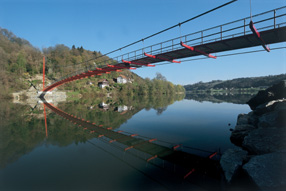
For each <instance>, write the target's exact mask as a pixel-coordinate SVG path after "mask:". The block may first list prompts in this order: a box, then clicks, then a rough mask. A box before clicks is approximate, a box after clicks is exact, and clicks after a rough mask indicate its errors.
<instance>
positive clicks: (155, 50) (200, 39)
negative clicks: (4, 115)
mask: <svg viewBox="0 0 286 191" xmlns="http://www.w3.org/2000/svg"><path fill="white" fill-rule="evenodd" d="M250 20H251V18H250V17H246V18H243V19H239V20H236V21H233V22H229V23H225V24H223V25H218V26H215V27H211V28H208V29H205V30H201V31H198V32H194V33H190V34H187V35H184V36H180V37H177V38H174V39H170V40H167V41H164V42H161V43H157V44H154V45H151V46H147V47H144V48H141V49H137V50H135V51H132V52H128V53H125V54H122V55H119V56H117V57H114V58H110V59H108V60H104V61H101V62H98V63H97V64H98V65H104V64H106V63H109V64H110V63H111V64H116V63H121V59H124V60H129V61H131V60H138V59H141V58H145V57H146V56H145V55H144V52H146V53H148V54H152V55H158V54H163V53H166V52H170V51H175V50H180V49H183V48H182V47H181V45H180V41H183V42H184V43H186V44H188V45H190V46H197V45H203V44H207V43H212V42H216V41H221V40H226V39H230V38H235V37H238V36H243V35H248V34H251V33H252V32H251V30H250V28H249V22H250ZM252 20H253V22H254V24H255V27H256V28H257V30H258V31H265V30H270V29H275V28H279V27H283V26H286V6H284V7H280V8H278V9H273V10H270V11H267V12H263V13H260V14H257V15H253V16H252ZM81 67H82V69H80V70H78V71H76V72H74V73H73V74H69V75H66V76H64V77H62V78H61V79H59V80H62V79H65V78H67V77H70V76H74V75H77V74H80V73H82V72H85V71H87V70H95V69H96V66H88V68H87V66H86V65H82V66H81ZM59 80H57V81H59Z"/></svg>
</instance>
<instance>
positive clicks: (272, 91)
mask: <svg viewBox="0 0 286 191" xmlns="http://www.w3.org/2000/svg"><path fill="white" fill-rule="evenodd" d="M283 98H286V80H283V81H281V82H279V83H278V84H275V85H273V86H271V87H270V88H267V89H266V90H262V91H259V92H258V94H257V95H255V96H254V97H253V98H251V99H250V100H249V101H248V102H247V104H248V105H249V106H250V108H251V109H252V110H255V108H256V107H257V106H259V105H261V104H263V103H266V102H270V101H272V100H277V99H283Z"/></svg>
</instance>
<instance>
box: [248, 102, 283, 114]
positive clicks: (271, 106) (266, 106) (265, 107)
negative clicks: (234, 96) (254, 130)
mask: <svg viewBox="0 0 286 191" xmlns="http://www.w3.org/2000/svg"><path fill="white" fill-rule="evenodd" d="M274 110H286V99H278V100H273V101H270V102H266V103H263V104H261V105H259V106H257V107H256V108H255V110H254V114H255V115H258V116H260V115H263V114H265V113H268V112H271V111H274Z"/></svg>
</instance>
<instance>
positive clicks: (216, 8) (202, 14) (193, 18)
mask: <svg viewBox="0 0 286 191" xmlns="http://www.w3.org/2000/svg"><path fill="white" fill-rule="evenodd" d="M236 1H237V0H232V1H229V2H227V3H225V4H222V5H220V6H218V7H215V8H213V9H211V10H208V11H206V12H204V13H201V14H199V15H197V16H195V17H192V18H190V19H188V20H185V21H183V22H181V23H179V24H176V25H173V26H171V27H169V28H166V29H164V30H161V31H159V32H157V33H154V34H151V35H149V36H147V37H145V38H143V40H146V39H149V38H152V37H154V36H156V35H159V34H161V33H163V32H166V31H168V30H171V29H173V28H175V27H177V26H179V25H182V24H185V23H187V22H190V21H192V20H195V19H197V18H199V17H202V16H204V15H206V14H208V13H211V12H213V11H215V10H218V9H220V8H222V7H225V6H227V5H229V4H231V3H234V2H236ZM141 41H142V39H141V40H138V41H135V42H132V43H130V44H128V45H125V46H123V47H120V48H118V49H115V50H113V51H110V52H108V53H106V54H103V55H101V56H98V57H96V58H92V59H89V60H86V61H84V62H81V63H78V64H83V63H86V62H88V61H91V60H95V59H98V58H101V57H104V56H107V55H109V54H112V53H114V52H117V51H119V50H121V49H125V48H127V47H129V46H132V45H134V44H137V43H139V42H141Z"/></svg>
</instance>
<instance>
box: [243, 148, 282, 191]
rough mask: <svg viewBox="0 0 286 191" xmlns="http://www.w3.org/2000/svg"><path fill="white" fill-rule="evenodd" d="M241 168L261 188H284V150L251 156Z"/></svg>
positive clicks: (266, 189)
mask: <svg viewBox="0 0 286 191" xmlns="http://www.w3.org/2000/svg"><path fill="white" fill-rule="evenodd" d="M243 169H244V170H245V171H246V172H247V173H248V175H249V176H250V177H251V178H252V179H253V181H254V182H255V183H256V184H257V186H258V187H259V188H260V189H261V190H263V191H264V190H265V191H268V190H269V191H270V190H271V191H273V190H281V191H282V190H286V152H275V153H270V154H264V155H258V156H254V157H252V158H251V159H250V160H249V161H248V163H246V164H245V165H243Z"/></svg>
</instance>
